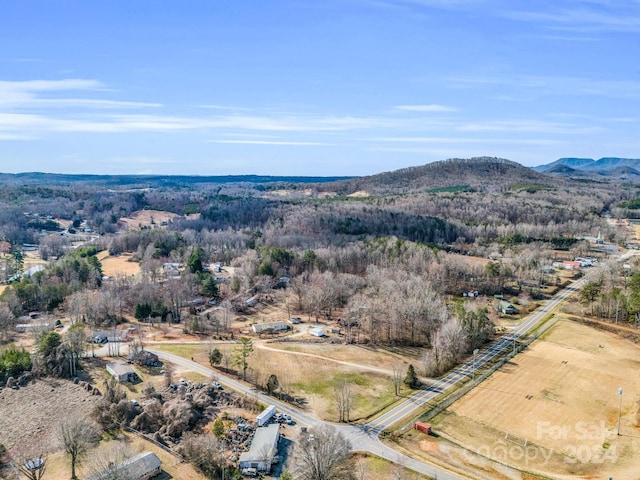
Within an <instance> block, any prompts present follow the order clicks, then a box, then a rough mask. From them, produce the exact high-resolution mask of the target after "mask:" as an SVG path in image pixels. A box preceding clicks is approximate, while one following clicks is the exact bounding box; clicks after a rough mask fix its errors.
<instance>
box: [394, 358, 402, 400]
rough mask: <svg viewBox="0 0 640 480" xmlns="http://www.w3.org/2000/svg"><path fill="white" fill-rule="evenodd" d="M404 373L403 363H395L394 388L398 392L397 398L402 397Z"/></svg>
mask: <svg viewBox="0 0 640 480" xmlns="http://www.w3.org/2000/svg"><path fill="white" fill-rule="evenodd" d="M404 371H405V369H404V365H403V364H402V363H395V364H394V365H393V388H394V390H395V392H396V397H397V396H399V395H400V388H402V380H403V378H404Z"/></svg>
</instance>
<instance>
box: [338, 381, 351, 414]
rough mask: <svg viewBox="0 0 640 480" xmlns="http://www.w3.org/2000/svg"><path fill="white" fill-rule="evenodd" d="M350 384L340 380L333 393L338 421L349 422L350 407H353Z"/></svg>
mask: <svg viewBox="0 0 640 480" xmlns="http://www.w3.org/2000/svg"><path fill="white" fill-rule="evenodd" d="M351 385H352V383H351V382H350V381H348V380H341V381H340V383H339V384H338V386H337V387H336V388H335V390H334V392H333V396H334V398H335V400H336V408H337V410H338V421H339V422H349V417H350V415H351V407H352V406H353V393H352V391H351Z"/></svg>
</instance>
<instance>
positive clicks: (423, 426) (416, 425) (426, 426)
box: [413, 422, 431, 435]
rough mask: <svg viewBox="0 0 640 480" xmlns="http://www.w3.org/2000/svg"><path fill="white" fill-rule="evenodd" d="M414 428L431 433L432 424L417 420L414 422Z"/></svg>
mask: <svg viewBox="0 0 640 480" xmlns="http://www.w3.org/2000/svg"><path fill="white" fill-rule="evenodd" d="M413 428H415V429H416V430H418V431H419V432H422V433H426V434H427V435H431V425H429V424H428V423H423V422H416V423H414V424H413Z"/></svg>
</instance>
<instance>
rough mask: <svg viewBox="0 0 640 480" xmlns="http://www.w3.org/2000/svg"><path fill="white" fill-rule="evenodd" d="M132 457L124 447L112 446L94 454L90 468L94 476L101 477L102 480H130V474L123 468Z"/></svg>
mask: <svg viewBox="0 0 640 480" xmlns="http://www.w3.org/2000/svg"><path fill="white" fill-rule="evenodd" d="M130 457H131V455H130V453H129V451H128V450H127V449H126V448H125V447H124V446H122V445H118V446H111V447H110V448H107V449H104V450H102V449H101V451H99V452H96V453H95V454H92V456H91V460H90V466H89V468H90V470H91V471H92V472H93V474H94V475H96V476H98V475H99V476H100V480H128V478H129V477H128V476H127V475H128V473H127V471H126V469H124V468H122V463H123V462H125V461H126V460H127V459H128V458H130Z"/></svg>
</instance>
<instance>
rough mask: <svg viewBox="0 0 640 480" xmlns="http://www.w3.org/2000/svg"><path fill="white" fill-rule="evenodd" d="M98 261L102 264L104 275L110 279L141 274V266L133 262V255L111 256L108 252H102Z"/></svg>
mask: <svg viewBox="0 0 640 480" xmlns="http://www.w3.org/2000/svg"><path fill="white" fill-rule="evenodd" d="M97 256H98V260H100V263H101V264H102V273H104V274H105V275H106V276H108V277H115V276H117V275H137V274H139V273H140V264H139V263H138V262H134V261H131V258H132V255H131V254H122V255H117V256H111V255H109V252H108V251H106V250H105V251H103V252H100V253H99V254H98V255H97Z"/></svg>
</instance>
